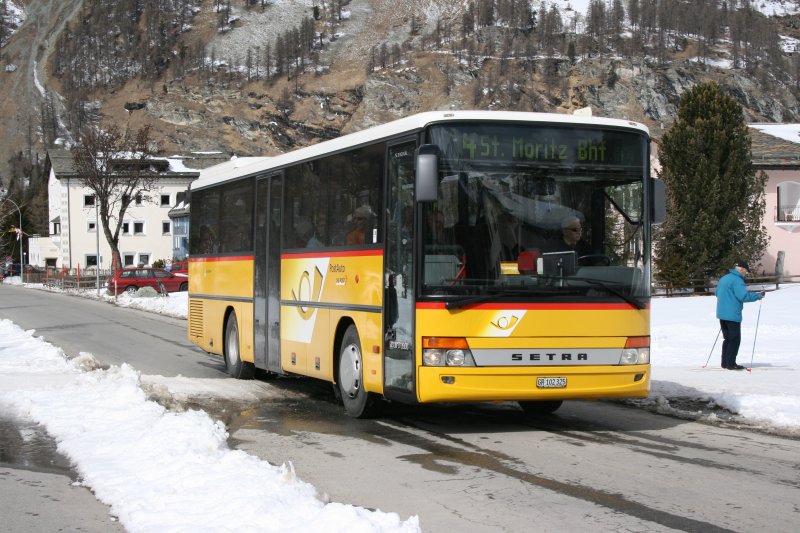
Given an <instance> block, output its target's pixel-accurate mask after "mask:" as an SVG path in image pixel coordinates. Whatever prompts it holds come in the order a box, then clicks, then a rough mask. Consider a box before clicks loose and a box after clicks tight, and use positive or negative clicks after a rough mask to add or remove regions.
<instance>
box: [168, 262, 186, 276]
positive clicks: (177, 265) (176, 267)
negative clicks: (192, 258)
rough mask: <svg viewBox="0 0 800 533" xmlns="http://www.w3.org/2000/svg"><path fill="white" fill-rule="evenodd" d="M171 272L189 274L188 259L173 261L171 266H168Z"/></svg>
mask: <svg viewBox="0 0 800 533" xmlns="http://www.w3.org/2000/svg"><path fill="white" fill-rule="evenodd" d="M167 270H169V271H170V272H172V273H173V274H186V275H187V276H188V275H189V261H173V262H172V267H171V268H168V269H167Z"/></svg>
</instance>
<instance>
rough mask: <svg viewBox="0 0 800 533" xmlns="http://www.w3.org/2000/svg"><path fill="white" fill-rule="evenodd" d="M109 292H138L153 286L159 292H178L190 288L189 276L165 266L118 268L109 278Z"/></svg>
mask: <svg viewBox="0 0 800 533" xmlns="http://www.w3.org/2000/svg"><path fill="white" fill-rule="evenodd" d="M106 285H107V287H108V292H110V293H112V294H119V293H121V292H122V291H127V292H129V293H134V292H136V290H137V289H140V288H141V287H152V288H154V289H155V290H156V291H158V292H162V293H163V292H164V291H166V292H177V291H185V290H188V289H189V278H188V277H187V276H186V275H183V274H173V273H172V272H169V271H167V270H164V269H163V268H152V267H138V268H123V269H121V270H117V272H116V273H115V274H114V276H112V277H110V278H108V282H107V284H106Z"/></svg>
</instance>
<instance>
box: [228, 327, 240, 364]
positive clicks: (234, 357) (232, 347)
mask: <svg viewBox="0 0 800 533" xmlns="http://www.w3.org/2000/svg"><path fill="white" fill-rule="evenodd" d="M226 348H227V349H226V350H225V353H226V354H227V356H228V362H229V363H230V364H231V365H235V364H236V362H237V361H238V359H239V329H238V328H237V327H236V326H231V330H230V334H229V335H228V345H227V346H226Z"/></svg>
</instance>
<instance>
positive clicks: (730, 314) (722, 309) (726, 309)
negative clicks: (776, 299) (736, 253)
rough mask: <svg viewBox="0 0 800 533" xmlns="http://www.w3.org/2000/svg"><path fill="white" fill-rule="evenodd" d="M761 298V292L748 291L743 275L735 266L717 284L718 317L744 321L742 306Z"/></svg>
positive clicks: (732, 320)
mask: <svg viewBox="0 0 800 533" xmlns="http://www.w3.org/2000/svg"><path fill="white" fill-rule="evenodd" d="M760 299H761V294H759V293H757V292H748V290H747V287H746V286H745V284H744V276H742V275H741V274H740V273H739V272H738V271H737V270H736V269H735V268H732V269H731V271H730V272H729V273H727V274H725V275H724V276H722V279H720V280H719V283H718V284H717V318H718V319H720V320H730V321H731V322H741V321H742V307H743V306H744V303H745V302H755V301H757V300H760Z"/></svg>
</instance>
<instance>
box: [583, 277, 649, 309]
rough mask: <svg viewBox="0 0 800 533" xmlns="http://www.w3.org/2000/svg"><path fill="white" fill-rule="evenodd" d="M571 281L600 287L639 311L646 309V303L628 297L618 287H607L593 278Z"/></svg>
mask: <svg viewBox="0 0 800 533" xmlns="http://www.w3.org/2000/svg"><path fill="white" fill-rule="evenodd" d="M569 281H585V282H586V283H588V284H590V285H592V286H594V287H600V288H601V289H603V290H605V291H606V292H609V293H611V294H613V295H614V296H618V297H620V298H622V299H623V300H625V301H626V302H628V303H629V304H631V305H633V306H634V307H636V308H637V309H644V308H645V307H646V306H645V304H644V302H642V301H640V300H637V299H636V298H633V297H632V296H628V295H627V294H625V293H624V292H622V291H621V290H619V289H617V288H616V287H612V286H611V285H607V284H605V283H603V282H602V281H598V280H596V279H592V278H569Z"/></svg>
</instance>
